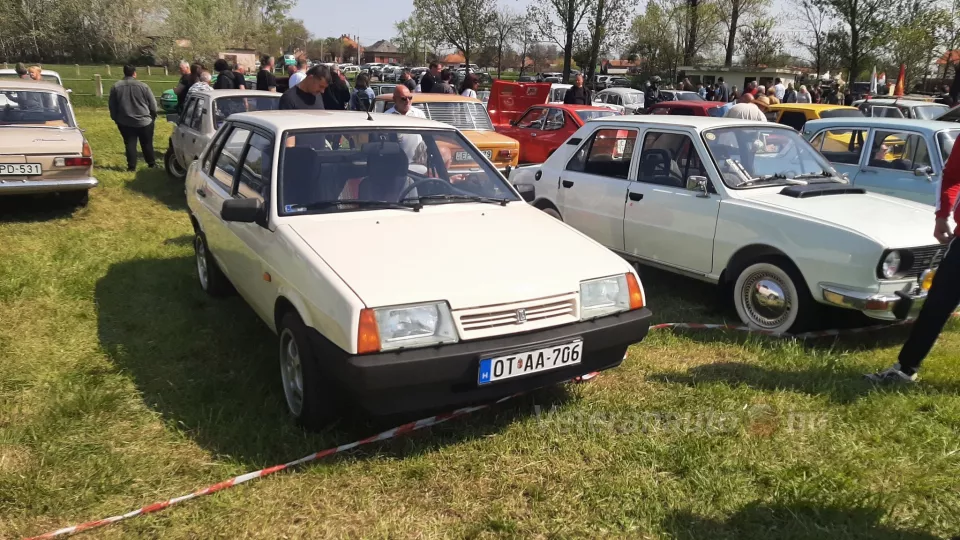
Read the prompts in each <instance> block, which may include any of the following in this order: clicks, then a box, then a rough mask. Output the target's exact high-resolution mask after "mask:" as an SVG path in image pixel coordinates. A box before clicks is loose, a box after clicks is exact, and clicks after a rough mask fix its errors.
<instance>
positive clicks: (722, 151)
mask: <svg viewBox="0 0 960 540" xmlns="http://www.w3.org/2000/svg"><path fill="white" fill-rule="evenodd" d="M703 140H704V141H705V142H706V144H707V149H709V150H710V156H711V157H712V158H713V161H714V163H716V165H717V169H719V171H720V175H721V176H722V177H723V182H724V184H726V185H728V186H730V187H733V188H738V187H753V186H770V185H778V184H805V183H813V182H831V181H838V182H842V181H843V180H841V179H840V178H839V177H836V176H834V174H833V169H832V168H831V167H830V164H829V163H827V161H826V160H825V159H824V158H823V156H821V155H820V154H818V153H817V152H816V151H815V150H814V149H813V148H812V147H811V146H810V145H809V144H808V143H807V142H806V141H805V140H803V138H802V137H800V135H798V134H797V133H796V132H794V131H792V130H786V129H776V128H763V127H760V128H752V127H751V128H746V127H732V128H718V129H711V130H709V131H705V132H704V134H703Z"/></svg>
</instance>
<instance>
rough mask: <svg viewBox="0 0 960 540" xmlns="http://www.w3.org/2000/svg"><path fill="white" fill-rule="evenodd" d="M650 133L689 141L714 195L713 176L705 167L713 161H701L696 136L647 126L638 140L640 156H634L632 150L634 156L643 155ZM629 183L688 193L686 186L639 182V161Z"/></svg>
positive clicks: (684, 179) (684, 180)
mask: <svg viewBox="0 0 960 540" xmlns="http://www.w3.org/2000/svg"><path fill="white" fill-rule="evenodd" d="M650 133H659V134H669V135H681V136H684V137H686V138H687V139H688V140H689V141H690V148H691V150H692V151H694V152H696V153H697V159H698V160H700V170H701V171H703V176H706V177H707V183H708V184H709V185H710V187H711V193H716V188H713V175H712V174H711V172H710V169H709V168H708V167H707V163H711V164H712V163H713V161H712V159H711V161H709V162H708V161H706V160H704V159H703V153H701V151H700V148H699V147H698V146H697V140H698V139H699V137H696V136H694V135H691V134H690V133H689V132H687V131H683V130H675V129H669V128H667V129H663V128H661V127H659V126H657V127H649V126H648V127H647V128H646V129H644V130H643V135H642V137H641V138H640V154H636V150H634V154H635V155H642V154H643V149H644V146H645V144H646V141H647V135H648V134H650ZM708 155H709V154H708ZM677 166H678V167H679V166H680V164H679V163H677ZM681 173H682V171H681ZM682 180H683V182H686V178H683V179H682ZM631 181H633V182H636V183H638V184H642V185H644V186H657V187H658V188H669V189H677V190H680V191H682V192H686V193H689V192H688V190H687V188H686V186H683V187H676V186H671V185H667V184H655V183H653V182H643V181H641V180H640V161H639V159H638V161H637V170H636V171H634V174H633V178H632V179H631Z"/></svg>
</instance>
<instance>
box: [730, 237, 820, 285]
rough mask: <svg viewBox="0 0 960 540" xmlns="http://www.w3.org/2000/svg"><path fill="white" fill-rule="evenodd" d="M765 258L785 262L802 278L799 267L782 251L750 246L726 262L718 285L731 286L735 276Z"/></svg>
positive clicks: (768, 246) (765, 246)
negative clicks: (773, 258) (780, 259)
mask: <svg viewBox="0 0 960 540" xmlns="http://www.w3.org/2000/svg"><path fill="white" fill-rule="evenodd" d="M767 257H776V258H782V259H784V260H786V261H787V262H788V263H790V264H791V265H792V266H793V269H794V270H796V271H797V273H799V274H800V276H801V277H803V272H800V267H799V266H797V263H795V262H794V261H793V259H791V258H790V256H789V255H787V254H786V253H784V252H783V251H782V250H780V249H778V248H775V247H773V246H770V245H767V244H750V245H748V246H743V247H742V248H740V249H738V250H737V251H736V252H735V253H734V254H733V255H731V256H730V260H729V261H727V264H726V266H725V267H724V269H723V272H721V273H720V283H723V284H729V285H733V283H734V282H735V281H736V280H737V276H739V275H740V272H742V271H743V269H745V268H746V267H747V266H749V265H750V263H752V262H755V261H758V260H760V259H763V258H767Z"/></svg>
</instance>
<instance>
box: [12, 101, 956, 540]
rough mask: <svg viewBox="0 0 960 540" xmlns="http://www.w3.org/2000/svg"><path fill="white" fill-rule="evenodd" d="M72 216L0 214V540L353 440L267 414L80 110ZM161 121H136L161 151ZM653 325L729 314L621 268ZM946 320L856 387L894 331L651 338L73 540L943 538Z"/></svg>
mask: <svg viewBox="0 0 960 540" xmlns="http://www.w3.org/2000/svg"><path fill="white" fill-rule="evenodd" d="M79 121H80V123H81V125H82V127H84V128H86V129H87V132H86V134H87V136H88V137H89V139H90V141H91V144H92V145H93V148H94V151H95V154H96V155H95V157H96V160H97V172H96V174H97V177H98V178H99V179H100V180H101V182H102V184H101V187H99V188H98V189H96V190H95V191H94V192H93V193H92V194H91V198H90V204H89V206H88V207H86V208H82V209H77V210H72V209H68V208H63V207H59V208H57V207H55V206H56V205H55V204H54V203H55V202H56V201H52V200H50V199H37V200H11V199H5V200H0V238H2V239H3V240H2V241H0V537H3V538H16V537H21V536H24V535H30V534H39V533H43V532H46V531H48V530H52V529H55V528H58V527H61V526H65V525H68V524H72V523H74V522H79V521H86V520H90V519H97V518H101V517H106V516H110V515H114V514H118V513H122V512H126V511H128V510H131V509H133V508H136V507H139V506H141V505H144V504H148V503H152V502H155V501H158V500H163V499H167V498H169V497H172V496H176V495H181V494H185V493H188V492H190V491H193V490H195V489H197V488H199V487H203V486H206V485H208V484H210V483H213V482H217V481H220V480H223V479H225V478H228V477H230V476H232V475H235V474H239V473H243V472H247V471H250V470H254V469H258V468H261V467H264V466H269V465H273V464H276V463H281V462H285V461H288V460H290V459H294V458H298V457H300V456H303V455H306V454H308V453H311V452H314V451H317V450H321V449H324V448H327V447H329V446H331V445H333V444H337V443H344V442H349V441H351V440H354V439H356V438H357V437H360V436H365V435H369V434H371V433H373V432H374V430H375V429H376V427H377V426H374V425H372V424H371V423H370V422H368V421H365V420H356V419H355V420H350V421H345V422H344V423H342V424H340V425H338V426H335V427H333V428H331V429H330V430H329V431H328V432H325V433H320V434H307V433H304V432H302V431H301V430H300V429H298V428H296V427H294V426H293V425H292V423H291V422H290V420H289V419H288V418H287V416H286V412H285V406H284V404H283V394H282V391H281V389H280V382H279V370H278V368H277V360H276V353H275V348H276V339H275V337H274V336H273V335H272V334H271V333H270V332H269V331H268V330H267V328H266V327H265V326H264V325H263V324H262V323H261V322H260V321H259V320H258V319H257V318H256V316H255V315H254V314H253V312H252V311H251V310H250V309H249V308H247V307H246V305H245V304H244V302H243V301H242V299H240V298H238V297H232V298H227V299H225V300H216V301H215V300H211V299H209V298H207V297H206V296H205V295H204V294H203V293H202V292H201V290H200V288H199V286H198V285H197V283H196V276H195V269H194V263H193V254H192V248H191V228H190V224H189V222H188V220H187V216H186V214H185V212H184V208H185V206H184V195H183V187H182V185H178V184H177V183H175V182H171V181H170V180H168V179H167V178H166V177H165V175H164V173H163V172H162V170H147V169H145V168H142V167H143V166H142V164H141V169H140V170H138V171H137V172H136V173H135V174H133V173H127V172H124V171H123V169H124V161H123V156H122V147H121V144H120V139H119V136H118V135H117V134H116V133H115V128H114V127H113V126H112V124H111V123H110V121H109V119H108V117H107V115H106V112H105V111H104V110H103V109H98V110H94V109H81V110H80V111H79ZM169 131H170V129H169V127H168V126H167V125H163V126H160V127H159V128H158V134H157V138H156V139H157V141H158V146H159V147H160V148H159V149H158V150H159V151H161V152H162V150H163V149H164V148H163V147H164V146H165V143H166V135H167V134H168V133H169ZM643 280H644V284H645V286H646V288H647V291H648V296H649V303H650V305H651V307H652V309H653V310H654V312H655V313H656V320H657V321H658V322H664V321H689V322H712V321H722V320H730V318H731V316H730V313H729V312H728V311H724V310H717V309H716V308H715V307H714V305H713V303H712V298H713V289H711V288H710V287H708V286H706V285H702V284H700V283H697V282H693V281H688V280H684V279H680V278H676V277H671V276H667V275H665V274H662V273H658V272H655V271H652V270H645V271H644V272H643ZM958 329H960V326H958V325H957V324H955V323H952V324H951V326H950V329H949V331H948V332H947V333H946V334H945V335H944V336H943V337H942V338H941V340H940V342H939V344H938V345H937V347H936V348H935V350H934V352H933V354H932V356H931V357H930V358H929V360H928V364H927V366H926V369H925V370H924V371H923V373H922V382H921V384H919V385H917V386H916V387H915V388H911V389H877V388H874V387H872V386H870V385H869V384H867V383H865V382H864V381H862V380H861V379H860V374H861V373H862V372H866V371H871V370H875V369H877V368H880V367H885V366H886V365H887V364H889V363H891V362H892V361H893V360H894V358H895V355H896V352H897V350H898V345H899V344H900V343H901V342H902V340H903V339H904V337H905V335H906V334H905V331H904V329H902V328H901V329H892V330H889V331H885V332H882V333H876V334H871V335H869V336H862V337H860V338H858V339H850V338H847V339H839V340H823V341H809V342H804V343H801V342H796V341H792V340H782V341H778V340H773V339H765V338H758V337H749V336H744V335H739V334H733V333H720V332H710V333H708V332H702V333H701V332H696V333H672V332H669V331H662V332H658V333H654V334H651V335H650V336H649V337H648V338H647V340H646V341H644V342H643V343H642V344H640V345H637V346H634V347H632V348H631V349H630V353H629V358H628V359H627V360H626V361H625V363H624V364H623V366H621V367H620V368H618V369H616V370H613V371H610V372H607V373H605V374H603V375H601V376H600V377H599V378H598V379H596V380H595V381H593V382H590V383H586V384H580V385H568V386H565V387H561V388H556V389H552V390H546V391H541V392H538V393H535V394H533V395H528V396H524V397H521V398H518V399H516V400H514V401H512V402H509V403H507V404H504V405H502V406H499V407H496V408H494V409H491V410H488V411H486V412H483V413H479V414H476V415H475V416H471V417H468V418H464V419H459V420H455V421H452V422H450V423H448V424H444V425H442V426H438V427H435V428H432V429H429V430H425V431H423V432H417V433H414V434H411V435H408V436H405V437H403V438H401V439H397V440H394V441H390V442H384V443H378V444H374V445H370V446H366V447H363V449H361V450H357V451H354V452H351V453H347V454H344V455H341V456H340V457H336V458H334V459H328V460H326V461H321V462H317V463H315V464H314V465H312V466H309V467H305V468H302V469H300V470H296V471H292V472H289V473H281V474H278V475H275V476H272V477H270V478H267V479H264V480H262V481H258V482H254V483H249V484H246V485H243V486H240V487H237V488H234V489H231V490H227V491H224V492H221V493H218V494H216V495H213V496H209V497H205V498H202V499H198V500H195V501H190V502H187V503H184V504H183V505H180V506H178V507H175V508H171V509H168V510H166V511H163V512H160V513H157V514H154V515H151V516H147V517H141V518H136V519H134V520H132V521H129V522H126V523H122V524H116V525H112V526H109V527H107V528H104V529H100V530H98V531H96V532H93V533H90V536H92V537H97V538H161V537H162V538H250V537H257V538H278V537H279V538H321V537H360V536H363V537H374V538H411V537H417V538H441V537H468V538H529V537H538V538H546V537H551V538H573V537H590V538H594V537H602V536H603V537H630V538H710V539H718V538H720V539H724V538H730V539H734V538H809V539H814V538H817V539H819V538H865V539H866V538H871V539H875V538H889V539H893V538H908V539H932V538H943V537H948V536H951V535H953V534H958V533H960V494H958V491H957V485H958V481H957V479H958V477H960V437H958V429H960V397H958V393H960V373H958V371H960V332H958Z"/></svg>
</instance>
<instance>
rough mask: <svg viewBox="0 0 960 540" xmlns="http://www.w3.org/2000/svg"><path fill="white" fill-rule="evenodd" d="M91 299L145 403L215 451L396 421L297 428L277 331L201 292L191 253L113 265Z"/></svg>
mask: <svg viewBox="0 0 960 540" xmlns="http://www.w3.org/2000/svg"><path fill="white" fill-rule="evenodd" d="M95 298H96V303H97V307H98V334H99V339H100V344H101V346H102V347H103V349H104V351H106V353H107V354H108V355H109V357H110V359H111V360H112V361H113V362H114V364H115V365H116V366H117V368H118V369H120V370H121V371H123V372H125V373H128V374H129V376H130V378H131V379H132V381H133V382H134V384H135V385H136V387H137V389H138V391H139V392H140V394H141V395H142V398H143V402H144V404H145V405H146V406H147V407H148V408H150V409H152V410H154V411H156V412H157V413H159V414H160V416H161V418H162V419H163V421H164V422H165V423H166V425H167V426H168V427H169V429H171V430H176V431H182V432H183V433H185V434H186V435H187V436H188V437H190V438H191V439H193V440H194V441H195V442H196V443H197V444H199V445H200V446H202V447H204V448H205V449H207V450H209V451H210V452H211V453H213V454H214V455H216V456H218V458H222V459H230V460H231V461H237V462H240V463H243V464H244V465H246V466H248V467H251V468H252V467H261V466H264V465H273V464H276V463H282V462H285V461H288V460H291V459H295V458H299V457H301V456H304V455H307V454H309V453H312V452H317V451H319V450H324V449H327V448H331V447H333V446H336V445H339V444H344V443H348V442H352V441H354V440H357V439H360V438H364V437H368V436H370V435H373V434H375V433H377V432H379V431H381V430H383V429H386V428H390V427H393V426H394V425H396V424H390V425H385V424H384V423H383V422H384V421H383V420H377V421H374V420H371V419H369V418H366V417H364V416H362V415H359V414H352V415H350V416H348V417H347V418H345V419H344V420H342V421H341V422H339V423H338V424H336V425H334V426H332V427H331V428H329V429H328V430H327V431H324V432H322V433H316V434H311V433H307V432H305V431H303V430H302V429H300V428H299V427H297V426H296V425H295V424H294V422H293V421H292V420H291V419H290V417H289V416H288V414H287V410H286V405H285V401H284V397H283V391H282V389H281V385H280V370H279V366H278V363H277V352H276V347H277V339H276V336H275V335H274V334H273V333H272V332H271V331H270V330H269V329H268V328H267V327H266V325H264V324H263V322H262V321H260V319H259V318H258V317H257V316H256V315H255V314H254V312H253V311H252V310H251V309H250V308H249V307H248V306H247V305H246V303H245V302H244V301H243V299H242V298H240V297H239V296H236V295H234V296H231V297H227V298H224V299H213V298H210V297H208V296H206V294H205V293H203V292H202V291H201V290H200V286H199V284H198V283H197V278H196V270H195V266H194V261H193V258H192V257H181V258H175V259H140V260H131V261H126V262H123V263H118V264H115V265H113V266H111V267H110V268H109V270H108V271H107V273H106V274H105V275H104V276H103V277H102V278H101V279H100V280H99V281H98V282H97V285H96V290H95ZM575 393H576V392H575V391H570V390H568V389H567V387H565V386H560V387H553V388H547V389H543V390H541V391H538V392H535V393H533V394H530V395H527V396H524V397H521V398H517V399H515V400H514V401H512V402H510V403H504V404H501V405H499V406H496V407H492V408H491V409H488V410H486V411H482V412H479V413H475V414H474V415H471V416H469V417H466V418H462V419H456V420H452V421H450V422H448V423H446V424H443V425H442V426H438V427H435V428H429V429H426V430H424V431H423V432H418V433H417V434H410V435H406V436H404V437H403V439H402V440H397V441H391V442H384V443H377V444H373V445H371V446H369V447H367V448H366V449H364V450H357V451H354V452H352V453H351V454H350V455H349V457H346V458H343V459H358V458H363V457H365V456H372V455H381V454H385V453H386V454H392V455H395V456H397V457H406V456H410V455H414V454H417V453H421V452H429V451H431V450H432V449H434V448H436V447H439V446H444V445H448V444H454V443H456V442H458V441H462V440H469V439H473V438H478V437H484V436H486V435H489V434H491V433H495V432H498V431H501V430H502V429H503V428H505V427H506V426H507V425H509V424H511V423H512V422H514V421H516V420H518V419H522V418H524V417H526V416H529V415H531V414H532V413H533V411H534V407H533V404H534V402H535V403H536V404H538V405H540V406H541V407H545V408H547V409H549V408H550V407H552V406H553V405H554V404H557V405H560V404H561V403H562V402H564V401H567V400H569V399H570V398H571V396H572V394H575ZM437 412H440V411H437ZM427 415H428V414H427V413H425V414H422V415H417V416H416V417H412V418H408V419H409V420H415V419H417V418H422V417H424V416H427ZM391 420H397V419H391Z"/></svg>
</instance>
